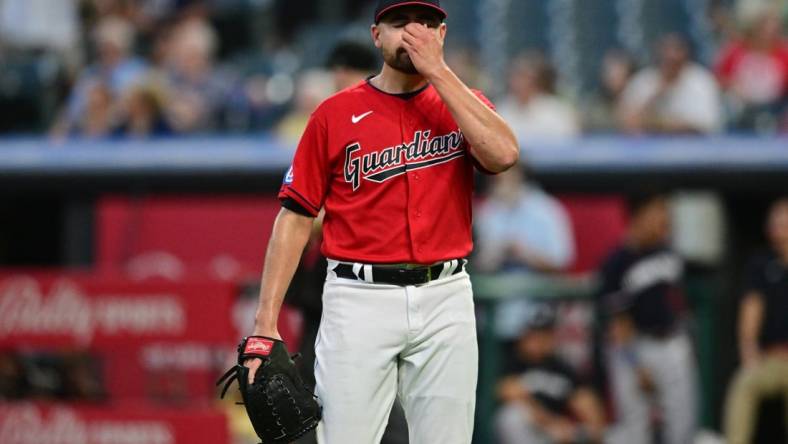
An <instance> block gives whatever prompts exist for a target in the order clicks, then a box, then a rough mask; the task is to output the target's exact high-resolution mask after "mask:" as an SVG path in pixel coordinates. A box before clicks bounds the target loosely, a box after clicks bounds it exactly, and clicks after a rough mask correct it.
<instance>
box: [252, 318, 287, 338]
mask: <svg viewBox="0 0 788 444" xmlns="http://www.w3.org/2000/svg"><path fill="white" fill-rule="evenodd" d="M252 336H265V337H268V338H273V339H282V336H281V335H280V334H279V329H278V328H277V327H276V325H271V324H270V323H267V322H264V323H260V322H258V323H256V324H255V326H254V330H253V331H252Z"/></svg>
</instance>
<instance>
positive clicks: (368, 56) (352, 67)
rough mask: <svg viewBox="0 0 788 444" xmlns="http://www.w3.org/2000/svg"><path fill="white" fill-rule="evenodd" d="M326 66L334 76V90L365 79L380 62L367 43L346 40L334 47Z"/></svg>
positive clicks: (377, 67)
mask: <svg viewBox="0 0 788 444" xmlns="http://www.w3.org/2000/svg"><path fill="white" fill-rule="evenodd" d="M326 67H327V68H328V69H329V70H331V74H333V76H334V90H336V91H341V90H343V89H345V88H348V87H350V86H353V85H355V84H356V83H359V82H362V81H364V80H366V79H367V78H368V77H369V76H371V75H372V74H373V73H374V72H375V71H376V70H377V69H379V68H380V62H379V60H378V56H377V54H376V53H375V52H374V51H372V50H371V49H370V48H369V47H368V46H367V45H364V44H361V43H356V42H350V41H348V42H341V43H339V44H337V46H335V47H334V49H333V50H332V51H331V54H330V55H329V56H328V61H327V62H326Z"/></svg>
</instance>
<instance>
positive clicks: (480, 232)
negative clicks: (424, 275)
mask: <svg viewBox="0 0 788 444" xmlns="http://www.w3.org/2000/svg"><path fill="white" fill-rule="evenodd" d="M492 180H493V183H492V188H491V190H490V195H489V198H488V199H487V200H486V201H485V202H484V203H483V204H482V205H481V208H479V211H478V212H477V216H476V220H475V223H476V240H477V242H476V245H477V250H476V260H475V261H474V263H475V264H477V269H478V270H480V271H486V272H499V273H500V272H511V271H520V272H523V271H524V272H532V273H554V272H558V271H561V270H563V269H565V268H567V267H568V266H569V265H570V264H571V263H572V261H573V260H574V255H575V251H574V239H573V237H572V227H571V224H570V222H569V216H568V215H567V214H566V210H565V209H564V207H563V206H562V205H561V203H560V202H558V201H557V200H556V199H555V198H553V197H552V196H550V195H549V194H547V193H545V192H544V191H542V189H540V188H539V187H538V186H537V185H536V184H535V183H527V182H526V181H525V177H524V172H523V171H522V169H520V168H510V169H509V170H507V171H506V172H503V173H501V174H498V175H496V176H494V177H493V179H492ZM522 296H527V295H522ZM531 309H532V303H531V302H530V301H529V300H528V299H527V298H523V297H519V298H510V299H508V300H506V301H503V302H502V303H500V304H498V312H497V313H496V323H495V324H496V330H497V332H498V335H499V336H500V337H501V338H502V339H504V340H511V339H514V338H515V337H516V336H517V335H518V334H519V333H520V331H522V328H523V326H522V323H523V322H524V320H525V319H527V315H528V312H529V311H530V310H531Z"/></svg>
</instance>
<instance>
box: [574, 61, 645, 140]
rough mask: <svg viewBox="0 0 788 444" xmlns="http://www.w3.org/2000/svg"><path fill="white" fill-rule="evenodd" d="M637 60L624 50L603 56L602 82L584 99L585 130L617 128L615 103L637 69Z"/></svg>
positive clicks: (594, 130) (600, 130)
mask: <svg viewBox="0 0 788 444" xmlns="http://www.w3.org/2000/svg"><path fill="white" fill-rule="evenodd" d="M635 68H636V65H635V61H634V60H633V59H632V57H630V56H629V54H627V53H626V52H624V51H622V50H611V51H608V52H607V53H606V54H605V57H604V59H602V67H601V70H600V73H599V86H598V87H597V90H596V91H595V92H593V93H592V94H591V96H590V98H589V99H588V100H587V101H586V103H585V106H584V108H585V112H584V113H583V115H584V119H585V122H584V123H583V126H584V128H585V129H586V131H589V132H595V133H612V132H615V131H616V128H617V122H616V106H617V105H618V102H619V100H620V98H621V93H623V92H624V88H626V86H627V83H629V80H630V79H631V78H632V75H633V74H634V73H635Z"/></svg>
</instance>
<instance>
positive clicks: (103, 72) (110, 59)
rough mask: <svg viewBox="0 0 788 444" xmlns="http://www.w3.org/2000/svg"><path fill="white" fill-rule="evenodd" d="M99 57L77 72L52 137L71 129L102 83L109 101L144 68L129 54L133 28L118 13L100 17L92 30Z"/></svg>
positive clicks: (71, 130) (136, 79)
mask: <svg viewBox="0 0 788 444" xmlns="http://www.w3.org/2000/svg"><path fill="white" fill-rule="evenodd" d="M93 38H94V41H95V44H96V50H97V53H98V60H97V61H96V62H95V63H93V64H91V65H90V66H88V67H87V68H85V69H84V70H83V71H82V73H81V74H80V75H79V78H78V79H77V81H76V83H75V85H74V88H73V90H72V92H71V96H70V97H69V99H68V103H67V105H66V109H65V111H64V112H63V115H62V116H61V117H60V118H59V120H58V122H57V123H56V124H55V126H54V127H53V129H52V134H53V136H55V137H63V136H66V135H69V134H73V133H74V127H75V126H78V122H79V121H80V120H81V119H82V117H83V116H84V114H85V113H86V112H88V107H89V102H90V100H91V94H92V93H93V92H95V90H94V88H95V87H96V85H97V84H98V83H101V84H103V85H104V86H105V87H106V88H107V91H108V93H109V95H110V97H109V99H110V101H114V100H115V99H116V98H118V97H121V96H123V95H124V94H125V93H127V92H128V91H129V90H130V89H131V88H132V87H133V86H134V85H135V84H137V83H138V82H140V81H141V79H142V78H143V76H144V75H145V73H146V71H147V66H146V64H145V62H144V61H142V60H141V59H139V58H137V57H135V56H133V55H132V54H131V50H132V47H133V45H134V28H133V27H132V26H131V25H130V24H129V23H128V22H127V21H125V20H123V19H121V18H118V17H108V18H104V19H102V20H101V21H100V22H99V23H98V24H97V25H96V28H95V30H94V32H93Z"/></svg>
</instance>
